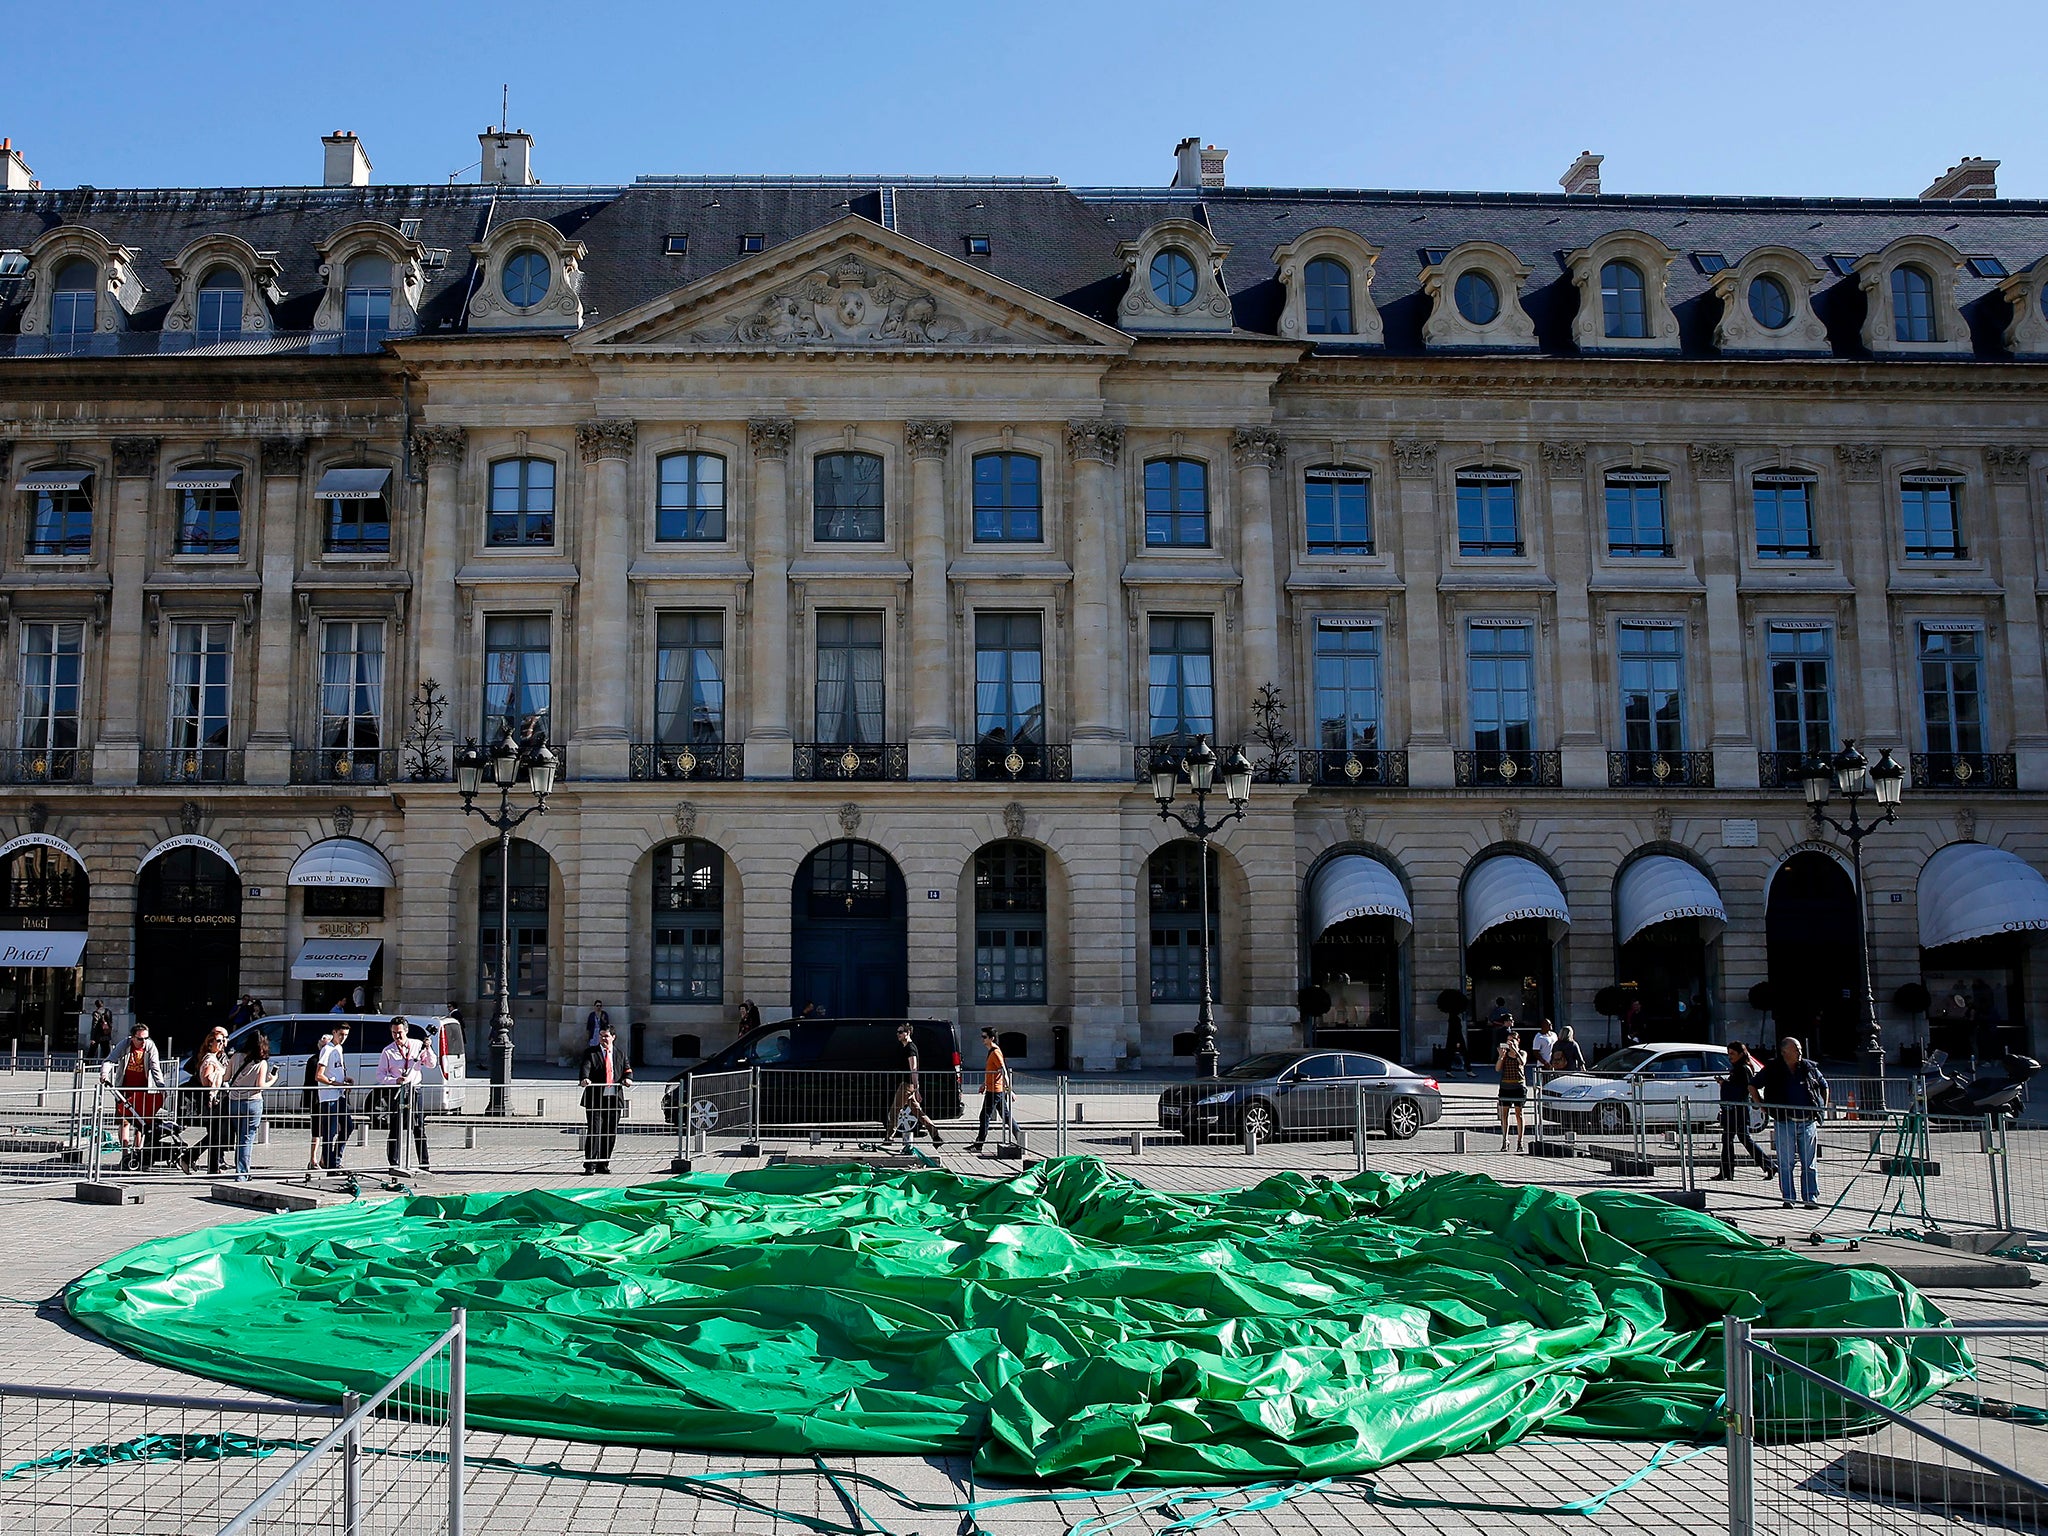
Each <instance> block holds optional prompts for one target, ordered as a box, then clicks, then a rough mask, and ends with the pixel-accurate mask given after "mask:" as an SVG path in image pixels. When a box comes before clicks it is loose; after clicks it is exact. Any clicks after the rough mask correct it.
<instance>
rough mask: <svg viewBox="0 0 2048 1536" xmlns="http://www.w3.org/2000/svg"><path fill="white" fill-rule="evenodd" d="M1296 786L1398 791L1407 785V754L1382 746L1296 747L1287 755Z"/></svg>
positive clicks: (1289, 776) (1291, 775)
mask: <svg viewBox="0 0 2048 1536" xmlns="http://www.w3.org/2000/svg"><path fill="white" fill-rule="evenodd" d="M1287 755H1288V756H1289V757H1291V758H1292V759H1293V763H1292V767H1293V770H1294V771H1293V772H1292V773H1290V774H1288V775H1287V777H1288V778H1290V779H1292V780H1293V781H1294V782H1296V783H1300V784H1316V785H1320V786H1321V787H1323V788H1325V789H1398V788H1401V787H1403V786H1405V785H1406V784H1407V782H1408V754H1407V753H1406V752H1405V751H1399V750H1394V749H1389V748H1386V747H1349V748H1336V747H1297V748H1295V749H1294V750H1293V751H1292V752H1290V753H1289V754H1287Z"/></svg>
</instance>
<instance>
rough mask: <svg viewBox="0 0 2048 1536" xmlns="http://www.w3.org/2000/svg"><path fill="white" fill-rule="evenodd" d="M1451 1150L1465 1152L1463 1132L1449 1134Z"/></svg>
mask: <svg viewBox="0 0 2048 1536" xmlns="http://www.w3.org/2000/svg"><path fill="white" fill-rule="evenodd" d="M1451 1150H1452V1151H1453V1152H1462V1151H1464V1150H1465V1133H1464V1132H1463V1131H1453V1132H1451Z"/></svg>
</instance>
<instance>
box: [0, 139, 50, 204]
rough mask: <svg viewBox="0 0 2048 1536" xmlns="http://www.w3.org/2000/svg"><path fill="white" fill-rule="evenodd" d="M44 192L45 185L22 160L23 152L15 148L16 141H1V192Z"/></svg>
mask: <svg viewBox="0 0 2048 1536" xmlns="http://www.w3.org/2000/svg"><path fill="white" fill-rule="evenodd" d="M42 190H43V184H42V183H41V182H40V181H37V180H36V173H35V172H34V171H32V170H30V169H29V168H28V162H27V161H26V160H24V159H22V158H21V151H20V150H18V149H16V148H15V147H14V140H12V139H0V192H40V191H42Z"/></svg>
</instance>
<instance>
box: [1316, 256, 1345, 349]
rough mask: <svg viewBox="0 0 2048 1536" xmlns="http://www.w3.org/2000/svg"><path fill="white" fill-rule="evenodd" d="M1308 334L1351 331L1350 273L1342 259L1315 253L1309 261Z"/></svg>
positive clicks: (1330, 333)
mask: <svg viewBox="0 0 2048 1536" xmlns="http://www.w3.org/2000/svg"><path fill="white" fill-rule="evenodd" d="M1307 276H1308V333H1309V335H1311V336H1349V335H1350V334H1351V273H1350V271H1349V270H1348V269H1347V268H1346V267H1345V265H1344V263H1343V262H1341V261H1333V260H1331V259H1330V258H1329V257H1328V256H1318V257H1317V258H1316V259H1315V260H1314V261H1312V262H1310V263H1309V264H1308V270H1307Z"/></svg>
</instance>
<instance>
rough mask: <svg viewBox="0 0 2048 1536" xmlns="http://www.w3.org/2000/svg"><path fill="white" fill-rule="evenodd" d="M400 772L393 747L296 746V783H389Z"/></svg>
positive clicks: (293, 761)
mask: <svg viewBox="0 0 2048 1536" xmlns="http://www.w3.org/2000/svg"><path fill="white" fill-rule="evenodd" d="M397 772H398V752H397V750H396V749H395V748H391V747H381V748H379V747H295V748H293V750H292V782H293V783H294V784H389V783H390V782H391V780H392V778H393V776H394V775H395V774H396V773H397Z"/></svg>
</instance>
